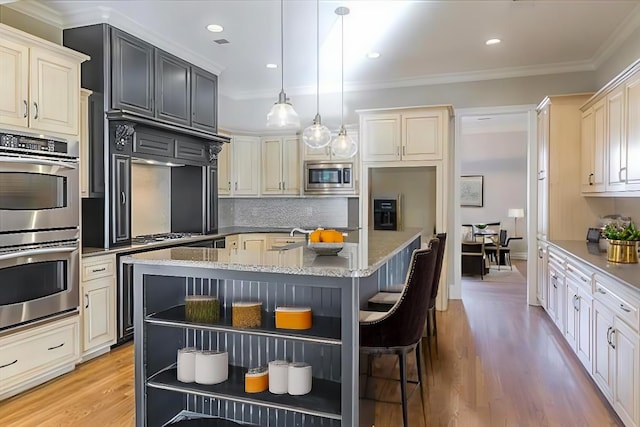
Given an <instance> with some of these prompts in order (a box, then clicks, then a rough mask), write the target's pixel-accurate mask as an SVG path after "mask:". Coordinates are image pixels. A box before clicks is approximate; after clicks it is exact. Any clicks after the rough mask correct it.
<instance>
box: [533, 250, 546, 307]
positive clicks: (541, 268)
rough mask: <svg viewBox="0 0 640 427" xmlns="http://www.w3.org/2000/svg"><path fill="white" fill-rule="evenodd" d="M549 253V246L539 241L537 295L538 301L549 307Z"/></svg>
mask: <svg viewBox="0 0 640 427" xmlns="http://www.w3.org/2000/svg"><path fill="white" fill-rule="evenodd" d="M547 253H548V246H547V245H546V244H545V243H543V242H540V241H539V242H538V259H537V265H536V268H537V270H538V287H537V289H536V295H537V297H538V302H539V303H540V305H541V306H542V308H544V309H545V310H546V309H547V303H548V296H549V285H548V283H549V281H548V274H547V264H548V261H547Z"/></svg>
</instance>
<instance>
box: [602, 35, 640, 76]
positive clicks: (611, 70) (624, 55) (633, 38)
mask: <svg viewBox="0 0 640 427" xmlns="http://www.w3.org/2000/svg"><path fill="white" fill-rule="evenodd" d="M638 59H640V27H639V28H637V29H636V30H635V31H634V32H633V33H631V35H630V36H629V37H628V38H627V39H626V40H625V41H624V42H623V43H622V44H621V45H620V47H618V49H616V51H615V52H614V53H613V54H612V55H611V56H610V57H609V58H607V60H606V61H605V62H604V63H603V64H601V65H600V66H599V67H598V69H597V70H596V83H597V89H600V88H601V87H602V86H604V85H606V84H607V83H608V82H609V81H610V80H612V79H613V78H614V77H615V76H617V75H618V74H620V73H621V72H622V71H623V70H624V69H625V68H627V67H628V66H629V65H631V64H632V63H633V62H635V61H636V60H638Z"/></svg>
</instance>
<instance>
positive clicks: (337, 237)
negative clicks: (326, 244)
mask: <svg viewBox="0 0 640 427" xmlns="http://www.w3.org/2000/svg"><path fill="white" fill-rule="evenodd" d="M333 241H334V242H336V243H342V242H344V236H342V233H341V232H339V231H334V235H333Z"/></svg>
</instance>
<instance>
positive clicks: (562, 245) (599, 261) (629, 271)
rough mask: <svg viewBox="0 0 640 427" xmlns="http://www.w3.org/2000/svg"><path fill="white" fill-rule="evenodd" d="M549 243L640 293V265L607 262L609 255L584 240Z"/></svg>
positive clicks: (553, 241)
mask: <svg viewBox="0 0 640 427" xmlns="http://www.w3.org/2000/svg"><path fill="white" fill-rule="evenodd" d="M549 243H550V244H551V245H553V246H555V247H557V248H558V249H561V250H562V251H564V252H566V253H567V254H569V255H572V256H574V257H576V258H579V259H581V260H582V261H584V262H586V263H587V264H589V265H591V266H592V267H593V268H594V269H596V270H597V271H598V272H599V273H602V274H606V275H608V276H611V277H613V278H614V279H616V280H618V281H620V282H621V283H624V284H625V285H627V286H629V287H630V288H632V289H634V290H636V291H638V292H640V264H618V263H615V262H609V261H607V253H606V252H600V251H599V249H598V245H597V244H595V245H589V244H587V243H586V242H585V241H584V240H552V241H549Z"/></svg>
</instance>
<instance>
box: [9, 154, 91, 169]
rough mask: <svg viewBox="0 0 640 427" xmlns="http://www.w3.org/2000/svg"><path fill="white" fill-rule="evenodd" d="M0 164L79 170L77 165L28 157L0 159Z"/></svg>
mask: <svg viewBox="0 0 640 427" xmlns="http://www.w3.org/2000/svg"><path fill="white" fill-rule="evenodd" d="M0 162H5V163H29V164H36V165H45V166H60V167H61V168H67V169H77V168H78V164H77V163H67V162H57V161H55V160H47V159H37V158H34V157H30V158H26V157H0Z"/></svg>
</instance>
